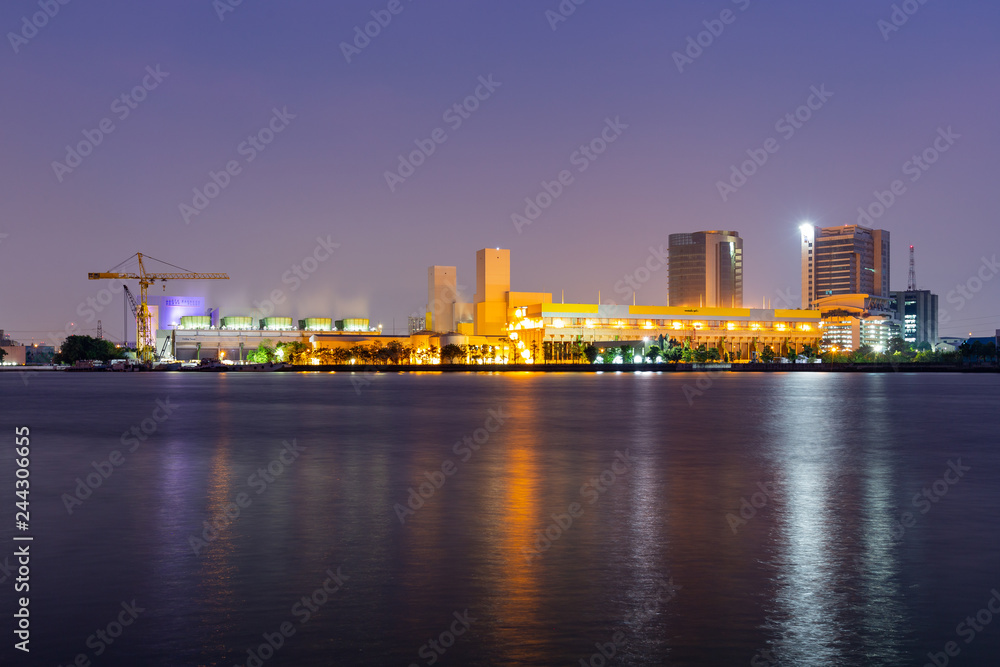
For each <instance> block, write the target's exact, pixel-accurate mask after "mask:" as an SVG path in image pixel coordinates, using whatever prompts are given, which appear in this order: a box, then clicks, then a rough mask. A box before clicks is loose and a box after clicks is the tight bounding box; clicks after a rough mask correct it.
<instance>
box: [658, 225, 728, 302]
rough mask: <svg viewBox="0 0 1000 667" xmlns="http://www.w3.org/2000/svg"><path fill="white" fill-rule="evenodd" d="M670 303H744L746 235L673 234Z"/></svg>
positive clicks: (724, 232) (718, 232)
mask: <svg viewBox="0 0 1000 667" xmlns="http://www.w3.org/2000/svg"><path fill="white" fill-rule="evenodd" d="M669 242H670V254H669V269H668V270H669V291H668V295H667V305H668V306H686V307H691V308H742V307H743V239H741V238H740V235H739V232H727V231H708V232H692V233H690V234H671V235H670V238H669Z"/></svg>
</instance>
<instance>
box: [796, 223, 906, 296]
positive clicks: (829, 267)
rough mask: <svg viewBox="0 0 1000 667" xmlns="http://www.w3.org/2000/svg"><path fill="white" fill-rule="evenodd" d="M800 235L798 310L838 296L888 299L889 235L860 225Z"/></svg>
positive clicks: (811, 228) (812, 228)
mask: <svg viewBox="0 0 1000 667" xmlns="http://www.w3.org/2000/svg"><path fill="white" fill-rule="evenodd" d="M800 229H801V232H802V307H803V308H811V307H813V305H814V304H815V303H816V301H817V300H818V299H821V298H823V297H828V296H836V295H841V294H867V295H869V296H877V297H888V296H889V232H887V231H885V230H884V229H868V228H867V227H862V226H860V225H842V226H840V227H816V226H814V225H810V224H808V223H806V224H803V225H802V226H801V228H800Z"/></svg>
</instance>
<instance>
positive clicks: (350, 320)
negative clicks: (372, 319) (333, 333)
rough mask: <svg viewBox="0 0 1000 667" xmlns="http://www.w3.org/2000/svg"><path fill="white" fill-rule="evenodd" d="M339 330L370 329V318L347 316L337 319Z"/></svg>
mask: <svg viewBox="0 0 1000 667" xmlns="http://www.w3.org/2000/svg"><path fill="white" fill-rule="evenodd" d="M337 331H368V318H367V317H346V318H344V319H342V320H337Z"/></svg>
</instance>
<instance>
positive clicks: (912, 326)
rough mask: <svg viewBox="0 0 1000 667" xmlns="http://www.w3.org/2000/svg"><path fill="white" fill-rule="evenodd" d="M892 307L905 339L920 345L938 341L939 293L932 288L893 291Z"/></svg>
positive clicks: (932, 344) (935, 343) (933, 344)
mask: <svg viewBox="0 0 1000 667" xmlns="http://www.w3.org/2000/svg"><path fill="white" fill-rule="evenodd" d="M891 303H892V308H893V310H895V311H896V319H897V320H899V322H900V327H901V329H902V331H901V332H900V334H901V336H902V337H903V340H905V341H906V342H907V343H913V344H914V345H919V344H920V343H924V342H926V343H929V344H930V345H931V347H933V346H935V345H937V343H938V295H937V294H931V292H930V290H925V289H921V290H906V291H903V292H892V302H891Z"/></svg>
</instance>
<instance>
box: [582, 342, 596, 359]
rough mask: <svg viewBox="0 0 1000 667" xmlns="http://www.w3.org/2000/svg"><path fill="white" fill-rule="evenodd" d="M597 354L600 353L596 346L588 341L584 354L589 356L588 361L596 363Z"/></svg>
mask: <svg viewBox="0 0 1000 667" xmlns="http://www.w3.org/2000/svg"><path fill="white" fill-rule="evenodd" d="M597 355H598V352H597V348H596V347H594V346H593V345H591V344H589V343H588V344H587V345H586V346H585V347H584V348H583V356H585V357H586V358H587V361H589V362H590V363H594V362H595V361H597Z"/></svg>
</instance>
